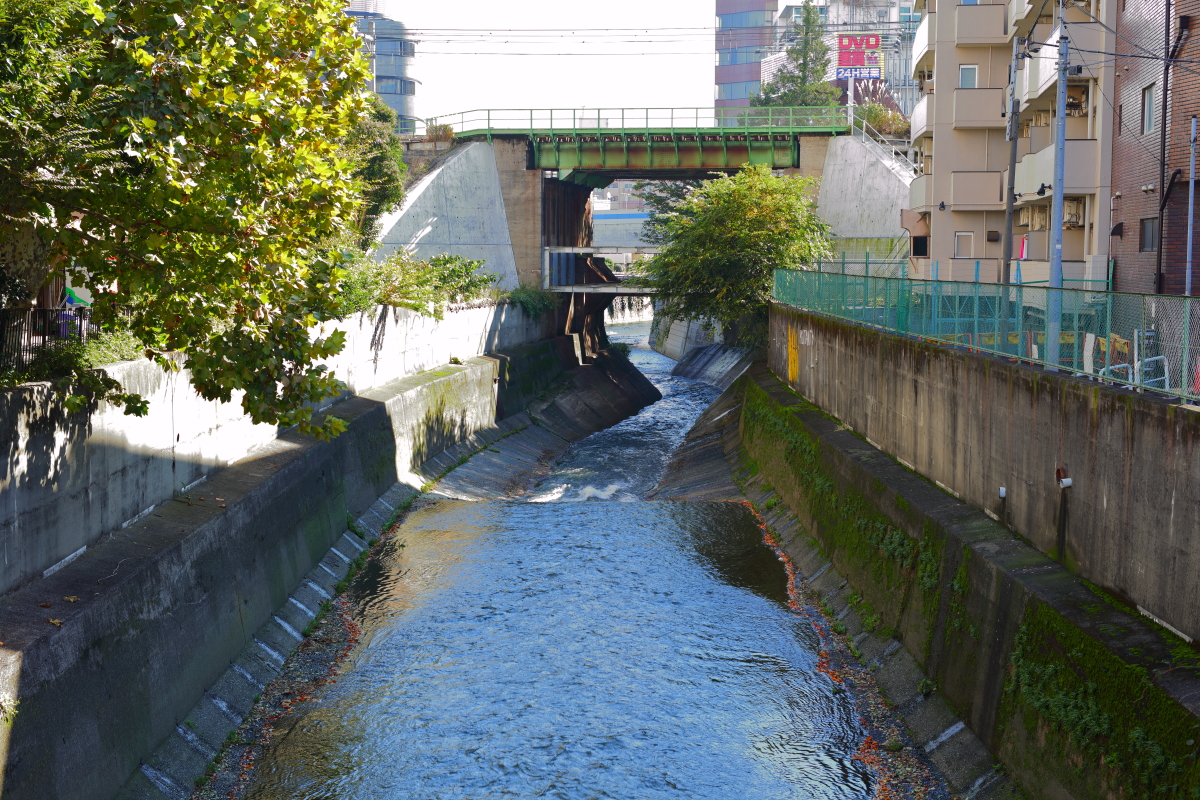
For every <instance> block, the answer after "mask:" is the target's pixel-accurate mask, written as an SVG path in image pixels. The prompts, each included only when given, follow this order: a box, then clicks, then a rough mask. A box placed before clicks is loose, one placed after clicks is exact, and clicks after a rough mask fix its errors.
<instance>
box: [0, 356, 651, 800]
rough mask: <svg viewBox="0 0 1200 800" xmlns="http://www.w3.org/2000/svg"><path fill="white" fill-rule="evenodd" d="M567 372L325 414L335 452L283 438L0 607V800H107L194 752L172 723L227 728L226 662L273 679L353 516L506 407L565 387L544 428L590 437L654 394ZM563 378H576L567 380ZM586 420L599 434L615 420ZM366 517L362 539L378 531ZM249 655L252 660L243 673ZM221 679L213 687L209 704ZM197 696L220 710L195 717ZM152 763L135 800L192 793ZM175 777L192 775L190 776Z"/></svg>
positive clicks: (464, 378) (351, 403) (509, 359)
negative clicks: (297, 604) (334, 420)
mask: <svg viewBox="0 0 1200 800" xmlns="http://www.w3.org/2000/svg"><path fill="white" fill-rule="evenodd" d="M575 364H576V362H575V360H574V343H573V342H571V341H570V340H569V339H566V338H560V339H555V340H550V341H546V342H539V343H535V344H531V345H527V346H525V347H523V348H518V349H516V350H513V351H510V352H508V353H505V354H502V355H496V356H494V357H479V358H473V359H467V360H465V363H464V364H462V365H445V366H442V367H439V368H438V369H436V370H432V371H427V372H424V373H422V374H419V375H415V376H410V377H407V378H403V379H400V380H397V381H393V382H391V383H388V384H385V385H384V386H381V387H379V388H376V389H372V390H369V391H367V392H364V393H363V394H362V395H361V396H359V397H355V398H352V399H349V400H347V401H345V402H343V403H340V404H338V405H336V406H334V407H333V408H332V409H330V410H329V411H328V412H326V413H333V414H336V415H337V416H339V417H341V418H343V419H345V420H346V421H347V423H348V429H347V431H346V432H345V433H344V434H342V435H341V436H339V437H337V438H336V439H334V440H333V441H332V442H327V443H323V442H316V441H313V440H311V439H307V438H304V437H300V436H297V435H296V434H294V433H288V434H285V435H283V436H280V437H278V438H277V439H273V440H272V441H270V442H269V443H267V444H266V445H264V446H263V447H261V448H259V449H258V450H256V451H255V452H254V453H253V454H252V455H251V456H250V457H248V458H245V459H243V460H241V461H239V462H237V463H236V464H233V465H231V466H229V467H227V468H224V469H221V470H218V471H216V472H214V473H213V474H212V475H211V476H210V477H209V479H208V480H206V481H205V482H204V483H202V484H200V485H198V486H196V487H194V488H193V489H191V490H190V491H189V492H188V493H186V494H184V495H181V496H179V497H176V498H175V499H173V500H171V501H170V502H167V503H165V504H163V505H161V506H159V507H157V508H155V509H154V510H153V511H152V512H151V513H150V514H148V515H146V516H145V517H144V518H142V519H140V520H138V521H137V522H135V523H133V524H131V525H129V526H128V527H127V528H126V529H125V530H123V531H121V532H119V533H118V534H117V535H115V536H113V537H110V538H106V540H105V541H103V542H102V543H99V544H98V545H96V546H94V547H91V548H89V549H88V550H87V552H85V553H84V554H83V555H81V556H80V557H79V558H78V559H76V560H74V561H73V562H71V563H70V564H68V565H66V566H65V567H63V568H62V569H60V570H59V571H57V572H55V573H54V574H52V575H50V576H49V577H47V578H44V579H42V580H38V581H34V582H32V583H30V584H28V585H26V586H24V587H23V588H21V589H19V590H17V591H15V592H11V593H10V594H8V595H7V596H6V597H5V598H3V600H0V635H2V636H3V639H2V641H0V718H2V719H3V720H4V724H3V725H0V757H2V758H3V763H2V771H0V775H2V776H3V778H2V780H3V784H2V786H0V794H2V795H3V796H4V797H22V798H24V797H30V798H32V797H39V798H40V797H46V798H49V797H54V798H61V800H107V798H110V797H112V796H113V794H114V793H116V792H117V790H118V788H119V787H121V785H122V784H123V783H124V782H125V781H126V780H127V779H128V778H130V776H131V775H134V774H135V772H136V770H137V769H138V766H139V763H140V762H141V761H142V759H144V758H147V757H148V756H149V755H150V754H151V753H152V752H154V751H155V749H156V748H157V747H158V746H159V744H160V743H163V742H168V741H169V740H172V739H173V738H178V737H183V738H182V739H181V740H180V741H181V742H182V744H181V745H180V747H182V748H184V750H186V748H187V747H193V745H195V743H194V742H192V741H191V740H190V739H189V738H188V737H190V736H192V733H191V732H190V731H185V732H181V731H182V730H183V729H181V728H180V724H181V723H182V721H183V720H184V718H185V716H187V715H189V713H191V714H192V715H193V716H191V717H188V718H189V719H193V721H194V720H195V715H196V714H218V715H224V716H225V717H226V718H227V719H226V722H225V723H223V724H226V725H229V724H235V723H236V719H234V718H235V717H236V716H237V715H238V714H240V713H244V711H245V707H246V706H247V704H248V702H249V699H250V695H251V693H252V691H253V690H252V686H253V684H252V683H245V684H238V685H237V686H229V685H226V684H227V683H228V682H229V681H231V680H232V678H230V677H229V676H230V675H231V673H227V672H226V671H227V668H229V666H230V663H231V662H233V661H234V660H235V659H237V663H238V664H239V666H241V667H242V669H243V670H245V671H246V672H247V673H248V674H250V676H251V679H252V680H256V681H258V682H259V683H262V682H265V680H266V678H268V677H270V669H269V667H270V666H271V664H270V663H268V662H275V663H274V668H275V669H276V670H277V668H278V662H280V661H281V660H282V654H286V652H287V651H288V650H289V649H290V647H293V646H294V645H295V641H296V640H295V636H294V634H293V631H294V630H299V629H301V628H302V627H303V625H304V622H303V620H302V619H301V618H300V617H298V616H296V615H297V614H298V613H299V612H298V611H297V609H296V608H289V607H287V606H288V605H289V604H288V596H289V593H291V592H293V590H295V589H296V587H297V585H298V584H299V583H300V582H301V580H302V579H303V578H304V577H305V576H306V574H307V573H309V571H310V570H312V569H314V568H317V565H318V562H320V561H321V560H322V559H326V560H332V562H331V563H332V564H333V565H335V566H336V563H337V561H336V558H335V556H334V555H331V554H330V550H329V548H330V547H331V545H333V544H334V543H335V542H337V541H339V540H340V538H342V537H343V536H344V532H345V530H346V520H347V515H348V514H350V515H354V516H359V515H360V514H363V513H364V512H365V511H366V509H367V508H368V507H371V506H372V504H374V503H376V498H379V497H380V496H381V495H383V494H384V493H385V492H386V491H388V490H390V489H393V488H394V487H395V486H396V485H397V483H401V484H407V485H408V486H410V487H412V486H421V485H422V484H423V483H424V482H425V481H426V480H429V479H430V476H429V475H428V474H423V473H422V470H423V469H424V466H425V465H429V464H432V465H433V469H434V470H437V471H438V472H439V473H440V469H441V468H440V467H439V465H441V464H442V463H444V462H448V465H449V466H453V465H454V464H455V463H457V457H458V456H457V455H455V456H448V455H443V454H445V453H446V451H447V449H448V448H452V447H455V446H459V445H461V444H462V443H465V442H470V441H473V440H474V439H476V438H479V439H481V440H482V441H484V442H485V443H486V442H487V441H492V440H494V439H495V437H494V436H493V437H491V439H489V438H487V437H486V436H483V435H482V433H483V432H485V431H488V430H490V429H492V428H494V427H495V426H496V424H497V423H496V420H497V418H498V417H499V416H502V415H503V409H505V408H511V407H517V406H521V405H528V404H529V403H530V402H531V401H533V400H535V399H537V398H538V397H539V396H540V395H541V394H542V393H543V392H544V391H546V390H547V389H550V388H551V387H553V386H555V385H557V384H556V381H557V382H558V383H562V382H563V381H564V380H565V381H566V384H565V385H564V386H563V387H562V388H561V389H555V390H553V391H552V392H551V393H552V394H554V397H553V398H552V399H551V401H550V402H549V403H547V401H545V400H541V401H539V402H540V403H541V404H542V406H544V407H545V408H544V410H546V411H547V412H549V410H550V409H551V407H553V409H558V410H557V411H556V412H555V413H548V415H547V418H546V423H545V424H549V425H551V426H562V427H565V429H568V430H570V431H573V432H574V433H575V435H576V436H578V435H582V434H583V433H584V432H590V430H594V429H595V427H594V424H595V422H596V420H593V419H592V418H590V417H586V418H585V415H584V414H583V413H582V412H583V411H586V409H588V408H600V407H603V408H605V409H613V408H616V406H620V407H621V408H622V409H624V410H623V411H622V412H621V413H633V412H636V411H637V410H638V409H639V408H641V407H642V406H644V405H645V404H646V403H648V402H651V401H652V400H653V399H654V397H653V396H652V393H653V392H654V390H653V388H652V387H650V386H649V384H648V382H646V381H645V378H644V377H642V376H640V375H637V376H634V375H631V374H630V372H629V371H630V370H632V367H629V366H628V364H627V362H624V361H623V360H622V359H613V358H611V357H608V356H603V357H598V358H596V359H595V363H594V364H591V365H589V366H586V367H578V366H574V365H575ZM564 370H566V372H567V375H566V376H564ZM571 370H575V371H585V372H586V373H587V375H586V376H584V377H575V378H572V377H570V376H571V375H574V373H573V372H571ZM638 377H640V378H641V384H637V381H636V378H638ZM573 387H574V388H577V389H578V390H579V396H578V397H577V398H576V396H575V393H574V392H573ZM647 387H649V389H648V390H647ZM576 412H579V413H576ZM597 419H599V420H600V422H599V424H600V425H601V426H602V425H603V424H605V421H606V420H607V419H608V418H607V417H605V418H604V419H600V418H599V417H597ZM503 424H506V423H502V425H503ZM508 424H510V427H511V423H508ZM588 426H593V427H591V428H590V429H589V428H588ZM450 452H451V453H455V452H456V451H453V450H451V451H450ZM439 459H441V460H439ZM409 491H411V489H410V490H409ZM376 516H377V519H376V521H375V522H374V523H372V524H370V525H369V526H368V527H371V528H373V529H376V530H378V528H379V527H381V526H382V524H383V518H382V517H379V515H378V514H377V515H376ZM348 555H350V554H349V553H346V552H343V553H342V555H341V556H340V557H337V558H342V559H346V558H347V556H348ZM325 590H326V591H328V587H326V589H325ZM314 591H315V590H314ZM68 597H69V598H74V599H75V601H74V602H68V601H66V600H64V599H63V598H68ZM308 599H309V600H310V601H312V602H319V601H317V600H316V599H315V598H308ZM41 603H48V604H49V607H47V608H43V607H42V606H41V605H40V604H41ZM51 619H53V620H55V622H50V621H49V620H51ZM280 620H282V621H283V623H286V624H283V623H281V622H280ZM289 626H290V627H291V629H292V630H291V631H289V629H288V628H289ZM256 636H257V637H259V638H258V639H255V638H254V637H256ZM258 642H261V643H262V645H265V647H263V646H261V645H259V644H258ZM247 647H250V650H251V651H252V652H257V653H258V658H259V661H258V662H255V661H253V660H252V659H251V660H247V658H248V656H247V655H246V652H245V648H247ZM255 648H258V650H255ZM258 651H261V652H258ZM272 654H274V655H272ZM263 659H265V661H264V660H263ZM260 662H261V663H260ZM235 671H236V670H235ZM239 674H240V673H239ZM222 675H225V678H222V677H221V676H222ZM256 676H257V677H256ZM234 677H236V676H234ZM244 678H245V676H242V678H239V679H238V680H242V679H244ZM221 681H225V683H220V682H221ZM234 683H237V681H234ZM215 684H220V686H219V690H214V692H213V693H212V694H211V695H209V694H206V689H208V688H209V687H213V686H214V685H215ZM205 697H216V698H217V699H220V700H221V701H222V703H224V705H222V704H221V703H217V702H216V701H215V700H210V701H209V702H207V703H206V704H204V703H202V704H201V706H197V703H198V702H200V701H201V699H202V698H205ZM197 709H199V710H197ZM213 729H214V726H208V725H200V724H198V726H197V730H203V731H211V730H213ZM227 729H228V728H227ZM185 733H186V736H185ZM192 738H195V737H192ZM219 743H220V742H219V738H218V741H216V742H215V743H214V742H203V743H201V744H203V745H204V746H203V747H199V745H195V746H194V747H193V749H196V750H197V752H200V753H205V752H208V751H209V750H212V749H214V747H215V746H219ZM197 748H198V749H197ZM206 748H207V749H206ZM197 758H199V759H200V760H199V762H198V763H199V765H200V767H201V768H202V767H203V764H204V763H205V759H203V758H200V757H199V756H197V755H196V754H193V756H192V759H193V761H195V760H196V759H197ZM155 763H158V764H159V766H161V767H162V770H159V771H147V770H142V772H141V775H142V777H143V780H142V783H141V784H139V785H138V786H132V788H129V789H128V791H129V792H133V793H132V794H129V795H128V796H130V797H142V796H146V797H150V796H160V795H154V794H153V792H154V791H159V792H161V791H162V790H163V786H166V787H168V788H170V786H172V785H174V786H175V787H176V788H177V789H178V788H179V787H180V786H186V782H185V783H182V784H181V783H179V781H177V780H176V781H174V782H173V783H165V782H162V785H159V784H158V783H154V782H153V781H151V782H150V783H147V782H146V780H148V779H149V776H151V775H153V776H154V777H155V778H156V779H157V778H161V777H162V775H163V774H165V772H163V770H165V769H166V767H165V766H163V764H162V763H161V762H155ZM192 766H194V765H192ZM181 769H183V770H184V771H185V774H186V770H187V769H188V765H187V764H185V765H184V766H183V767H181ZM139 786H140V788H139ZM177 795H178V796H182V795H180V794H179V793H178V792H175V794H172V792H171V791H168V792H167V793H166V796H177Z"/></svg>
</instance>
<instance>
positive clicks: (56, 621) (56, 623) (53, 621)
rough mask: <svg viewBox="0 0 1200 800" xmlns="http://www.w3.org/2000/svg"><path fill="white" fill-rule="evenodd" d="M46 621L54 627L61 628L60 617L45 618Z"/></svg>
mask: <svg viewBox="0 0 1200 800" xmlns="http://www.w3.org/2000/svg"><path fill="white" fill-rule="evenodd" d="M46 622H49V623H50V624H51V625H53V626H54V627H56V628H61V627H62V620H61V619H47V620H46Z"/></svg>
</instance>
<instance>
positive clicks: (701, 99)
mask: <svg viewBox="0 0 1200 800" xmlns="http://www.w3.org/2000/svg"><path fill="white" fill-rule="evenodd" d="M714 5H715V4H714V3H713V0H605V2H602V3H579V2H571V1H570V0H567V1H566V2H563V0H556V1H555V2H551V0H522V1H521V2H496V0H489V2H482V0H460V2H457V3H450V2H445V1H444V0H443V2H428V0H424V1H423V2H414V0H380V3H379V10H380V11H382V12H383V13H385V14H387V15H388V16H390V17H392V18H393V19H396V20H399V21H400V22H403V23H404V24H405V25H406V26H407V27H408V28H409V29H410V30H411V31H413V33H414V38H416V39H417V40H418V42H419V43H418V44H417V58H416V60H415V61H414V62H413V66H412V71H411V77H413V78H415V79H417V80H419V81H421V84H420V86H419V87H418V88H417V97H416V100H417V109H416V111H417V115H418V116H420V117H424V118H428V117H431V116H435V115H438V114H448V113H452V112H456V111H468V110H472V109H485V108H487V109H499V108H517V109H522V108H583V107H586V108H622V107H624V108H648V107H657V108H691V107H708V108H712V105H713V65H714V63H715V59H714V54H713V31H712V28H713V24H714V20H715V17H714V15H715V11H714ZM518 29H520V30H518ZM600 29H608V30H600ZM499 53H505V54H511V53H537V54H559V53H575V54H578V53H583V54H585V55H497V54H499ZM639 53H648V54H649V55H637V54H639Z"/></svg>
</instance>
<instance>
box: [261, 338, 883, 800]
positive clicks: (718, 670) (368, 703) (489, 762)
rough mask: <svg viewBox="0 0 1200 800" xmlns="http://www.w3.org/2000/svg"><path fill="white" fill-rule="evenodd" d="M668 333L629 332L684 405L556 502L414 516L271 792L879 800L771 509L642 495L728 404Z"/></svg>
mask: <svg viewBox="0 0 1200 800" xmlns="http://www.w3.org/2000/svg"><path fill="white" fill-rule="evenodd" d="M648 332H649V325H648V324H641V325H629V326H612V328H611V329H610V337H611V338H612V339H614V340H616V341H626V342H629V343H630V344H631V345H634V346H635V348H637V349H635V350H634V351H633V353H632V356H631V358H632V360H633V362H634V364H635V365H637V367H638V368H639V369H641V370H642V371H643V372H644V373H646V374H647V376H649V378H650V379H651V380H652V381H653V382H654V384H655V385H656V386H657V387H658V388H659V390H660V391H661V392H662V394H663V399H662V400H661V401H659V402H658V403H655V404H654V405H652V406H650V407H648V408H646V409H644V410H643V411H642V412H641V413H640V414H638V415H637V416H636V417H633V418H631V419H629V420H626V421H625V422H623V423H621V424H620V425H617V426H615V427H613V428H611V429H609V430H606V431H602V432H600V433H597V434H595V435H593V436H590V437H588V438H587V439H584V440H582V441H580V442H577V443H576V444H575V445H573V446H572V447H571V448H570V450H568V452H567V454H566V455H565V456H564V458H563V459H562V460H561V461H560V462H559V464H558V465H557V467H556V469H555V470H554V472H553V473H552V474H551V475H550V476H549V477H547V478H546V479H545V480H544V481H543V482H542V484H541V485H540V486H539V487H538V488H537V490H536V491H535V492H534V495H533V497H532V498H531V499H533V500H535V501H539V502H533V503H513V502H495V503H460V502H453V501H442V502H439V503H437V504H435V505H433V506H430V507H426V508H423V509H420V510H418V511H415V512H414V513H413V514H412V515H411V516H410V518H409V519H408V520H407V521H406V522H405V524H404V526H403V527H402V529H401V530H400V532H399V533H398V535H397V537H396V540H397V541H398V542H403V543H404V545H405V546H404V547H400V546H392V547H391V549H390V550H388V551H387V554H386V555H385V556H384V557H383V558H382V559H381V564H380V565H379V566H378V567H372V568H371V569H370V570H369V571H368V573H367V577H368V578H369V579H370V580H369V581H368V582H367V585H366V586H365V587H364V589H363V590H362V595H361V597H360V609H361V616H362V621H363V631H364V635H363V640H362V641H363V643H362V645H361V646H360V647H359V649H358V650H357V652H356V653H355V655H354V657H353V659H354V660H353V661H352V662H351V665H350V667H349V668H348V669H347V671H346V673H345V674H344V675H343V677H342V678H341V680H340V681H339V682H338V683H336V684H333V685H331V686H329V687H327V688H326V689H324V690H323V692H322V694H321V695H320V697H319V699H318V701H317V704H316V707H315V708H314V709H312V710H309V711H308V712H307V713H305V714H304V715H303V716H300V717H298V718H288V719H285V721H284V722H285V723H287V724H290V725H292V727H291V728H290V729H289V730H287V731H285V732H282V733H281V735H280V737H279V738H278V740H277V744H276V745H275V746H274V748H273V749H272V750H271V752H270V753H269V754H268V757H267V759H266V761H265V762H264V763H263V765H262V768H261V769H260V771H259V777H258V783H257V784H256V786H255V788H254V789H253V791H252V792H251V794H250V797H252V798H256V799H257V800H285V799H286V800H292V799H293V798H305V799H310V800H333V799H334V798H337V800H392V799H393V798H394V799H395V800H401V799H403V800H423V799H424V798H428V799H429V800H457V799H458V798H463V799H464V800H466V799H467V798H470V800H478V799H479V798H534V797H550V798H570V799H571V800H575V799H576V798H578V800H585V798H587V799H590V798H614V800H652V799H653V798H660V797H661V798H666V797H670V798H688V800H693V799H699V798H720V800H728V799H729V798H745V799H746V800H758V799H759V798H771V799H772V800H773V799H774V798H780V800H782V798H839V800H840V799H841V798H864V797H867V796H869V780H868V777H867V774H866V772H865V770H864V769H863V766H862V764H861V763H860V762H857V761H854V760H852V759H851V755H852V754H853V753H854V751H855V749H856V747H857V745H858V743H859V740H860V738H861V733H860V730H859V728H858V726H857V724H856V722H855V714H854V713H853V712H852V709H851V707H850V704H849V702H848V701H847V700H846V695H844V694H843V695H834V694H833V692H832V688H831V686H830V684H829V680H828V678H826V677H825V676H824V675H823V674H821V673H820V672H818V671H817V670H816V669H815V663H816V652H817V650H818V647H819V644H818V642H817V640H816V637H815V634H814V632H813V630H812V628H811V626H810V625H809V624H808V623H807V621H805V620H803V619H802V618H800V617H798V616H796V615H795V614H794V613H792V612H791V611H790V610H789V609H788V608H787V606H786V573H785V572H784V569H783V567H782V565H781V564H780V563H779V562H778V561H777V560H776V558H775V556H774V554H773V553H772V552H771V551H770V550H769V549H768V548H766V547H764V546H763V544H762V534H761V531H760V530H759V528H758V527H757V523H756V521H755V519H754V517H753V515H752V514H751V513H750V512H749V510H747V509H746V508H744V507H743V506H740V505H735V504H706V503H686V504H685V503H649V502H642V498H644V497H645V496H646V495H647V494H648V493H649V492H650V490H651V489H653V487H654V486H655V484H656V483H657V482H658V480H659V478H660V477H661V474H662V471H663V469H664V467H665V465H666V462H667V460H668V459H669V457H670V454H671V452H672V450H674V448H675V447H676V446H677V445H678V444H679V443H680V442H681V441H682V440H683V437H684V435H685V434H686V433H687V431H688V429H689V428H690V427H691V425H692V423H693V422H694V420H695V418H696V417H697V416H699V414H700V413H701V412H702V411H703V410H704V409H705V408H706V407H707V406H708V405H709V404H710V403H711V402H712V400H713V399H715V397H716V396H717V391H716V390H715V389H714V388H712V387H710V386H707V385H705V384H700V383H697V382H695V381H690V380H686V379H683V378H672V377H671V376H670V370H671V368H672V367H673V366H674V363H675V362H673V361H671V360H670V359H668V358H665V357H664V356H660V355H658V354H657V353H654V352H651V351H649V350H648V349H645V347H646V342H645V339H646V336H647V334H648ZM566 500H598V501H605V500H607V501H624V502H622V503H621V504H620V505H613V504H612V503H611V502H583V503H563V502H552V501H566Z"/></svg>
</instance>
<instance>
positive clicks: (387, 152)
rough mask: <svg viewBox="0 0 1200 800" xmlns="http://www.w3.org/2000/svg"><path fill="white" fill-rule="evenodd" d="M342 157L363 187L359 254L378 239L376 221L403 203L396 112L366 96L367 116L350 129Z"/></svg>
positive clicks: (401, 155)
mask: <svg viewBox="0 0 1200 800" xmlns="http://www.w3.org/2000/svg"><path fill="white" fill-rule="evenodd" d="M342 154H343V156H344V157H345V158H346V160H347V161H349V162H350V163H351V164H353V165H354V177H355V178H357V179H358V181H359V182H360V184H361V185H362V198H363V206H362V211H361V213H362V218H361V221H360V222H359V225H358V234H359V242H358V246H359V247H360V248H361V249H362V250H370V249H371V248H372V247H374V246H375V243H376V241H377V240H378V239H379V233H380V231H379V218H380V217H382V216H383V215H384V214H388V213H390V212H392V211H395V210H396V209H397V208H399V207H400V204H401V203H402V202H404V175H405V173H406V172H408V166H407V165H406V164H405V163H404V146H403V145H402V144H401V142H400V137H399V136H397V135H396V112H395V111H393V110H392V109H391V108H390V107H389V106H388V105H387V104H386V103H384V102H383V101H382V100H380V99H379V96H378V95H374V94H372V95H369V101H368V107H367V114H366V115H364V116H363V117H362V119H360V120H359V121H358V123H357V124H356V125H355V126H354V127H353V128H352V129H351V131H350V135H349V136H347V137H346V141H345V143H344V144H343V145H342Z"/></svg>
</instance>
